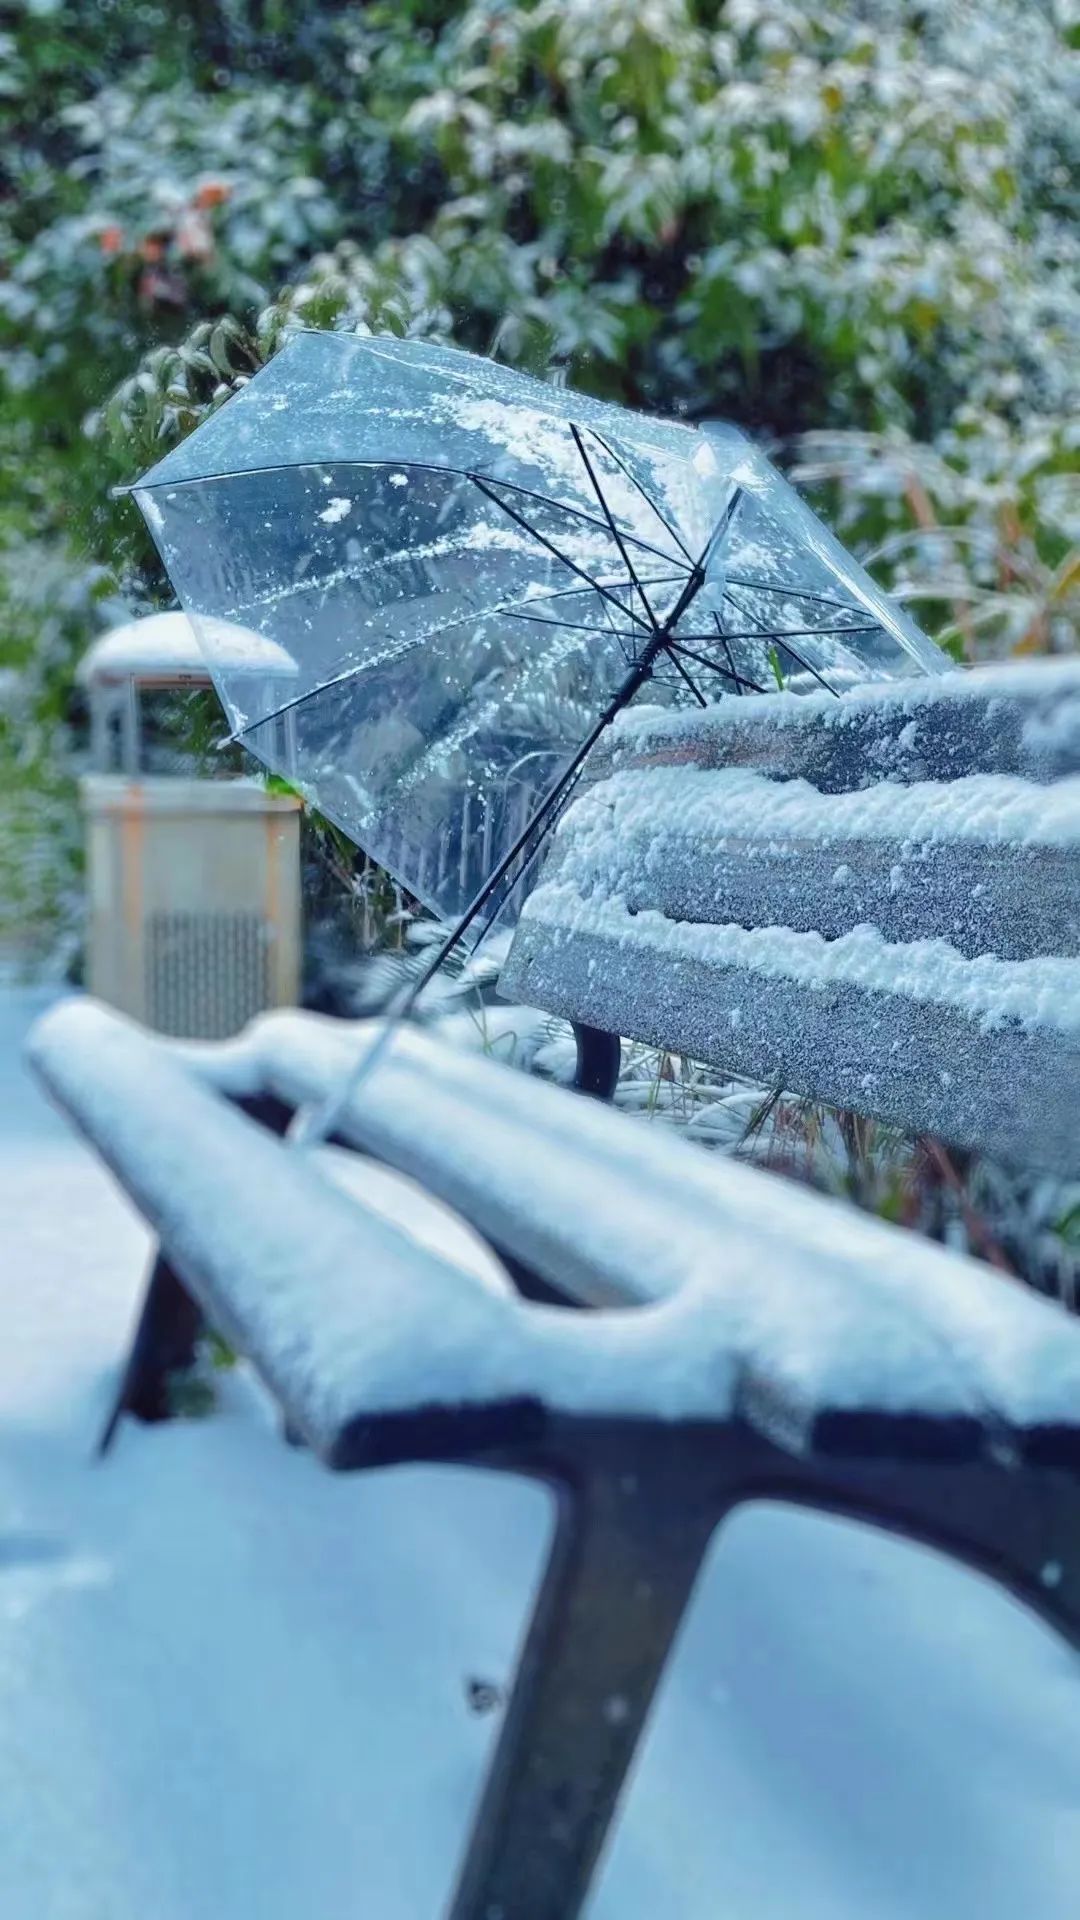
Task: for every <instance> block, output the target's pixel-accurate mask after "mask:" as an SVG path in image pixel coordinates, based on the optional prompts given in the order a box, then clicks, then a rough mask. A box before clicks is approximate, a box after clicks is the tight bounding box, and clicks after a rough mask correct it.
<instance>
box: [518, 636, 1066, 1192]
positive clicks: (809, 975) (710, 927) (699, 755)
mask: <svg viewBox="0 0 1080 1920" xmlns="http://www.w3.org/2000/svg"><path fill="white" fill-rule="evenodd" d="M500 991H501V992H502V993H503V995H504V996H505V997H506V998H509V999H516V1000H522V1001H525V1002H526V1003H528V1004H529V1005H532V1006H537V1007H542V1008H544V1009H546V1010H548V1011H550V1012H553V1013H557V1014H561V1015H563V1016H565V1017H566V1018H567V1019H569V1020H571V1021H572V1022H573V1023H574V1024H575V1026H576V1028H577V1030H578V1043H579V1084H580V1085H583V1086H585V1087H586V1088H587V1089H588V1090H589V1091H592V1092H599V1093H602V1094H610V1093H611V1091H612V1090H613V1087H614V1083H615V1077H616V1075H617V1072H618V1061H619V1046H618V1038H617V1036H619V1035H622V1036H624V1037H626V1038H631V1039H634V1040H640V1041H645V1042H648V1043H650V1044H652V1045H654V1046H657V1047H661V1048H665V1049H668V1050H670V1051H672V1052H676V1053H683V1054H689V1055H691V1056H693V1057H695V1058H697V1059H700V1060H702V1061H705V1062H708V1063H710V1064H712V1065H714V1066H717V1067H719V1068H721V1069H726V1070H728V1071H730V1072H731V1073H732V1074H736V1075H743V1076H746V1077H747V1078H749V1079H752V1080H756V1081H759V1082H762V1083H764V1084H766V1085H768V1086H770V1087H774V1088H777V1089H782V1090H785V1091H787V1092H791V1093H794V1094H797V1095H801V1096H803V1097H805V1098H807V1099H809V1100H813V1101H820V1102H823V1103H825V1104H828V1105H832V1106H837V1107H842V1108H847V1109H850V1110H853V1111H855V1112H856V1113H860V1114H866V1115H872V1116H875V1117H878V1118H881V1119H883V1120H886V1121H889V1122H892V1123H893V1124H895V1125H896V1126H897V1127H899V1128H900V1129H901V1130H903V1131H905V1132H909V1133H913V1134H929V1135H933V1136H936V1137H938V1138H940V1139H943V1140H945V1141H949V1142H952V1143H955V1144H956V1145H958V1146H960V1147H963V1148H970V1149H976V1150H978V1151H981V1152H984V1153H986V1154H988V1155H991V1156H993V1157H996V1158H998V1159H1001V1160H1003V1161H1006V1162H1015V1163H1019V1164H1022V1165H1025V1166H1032V1167H1038V1168H1043V1169H1046V1170H1049V1171H1051V1172H1055V1173H1064V1174H1075V1173H1076V1172H1077V1170H1078V1169H1080V662H1075V661H1074V662H1063V663H1060V664H1058V663H1049V664H1048V663H1038V664H1032V665H1030V666H1023V667H1010V668H995V669H985V670H982V671H980V672H972V673H968V674H960V673H957V674H954V675H946V676H943V677H941V678H939V679H936V680H933V681H931V680H919V681H911V682H905V683H898V684H896V685H895V686H887V687H881V688H876V689H872V690H864V691H857V692H854V693H851V694H848V695H845V697H844V698H843V699H842V700H837V699H834V698H832V697H831V696H829V695H813V696H811V697H807V698H800V697H798V696H795V695H790V694H776V695H773V696H765V697H761V698H757V699H746V700H738V699H730V700H725V701H723V702H721V703H720V704H719V705H718V706H716V707H712V708H710V709H708V711H706V712H701V713H698V712H690V713H686V714H682V715H678V716H672V715H670V714H667V715H665V714H664V713H662V712H659V711H657V710H653V711H652V712H647V713H643V714H634V713H631V714H629V715H628V716H626V718H625V720H624V722H623V724H622V726H621V728H620V730H619V732H618V735H617V737H616V741H615V745H614V748H613V751H612V753H611V756H610V763H609V766H608V768H607V769H606V771H605V774H604V777H603V778H601V779H599V780H598V781H597V782H596V783H595V784H593V785H592V786H591V787H590V788H589V790H588V791H587V792H586V793H585V794H584V795H583V796H582V797H581V798H580V799H579V800H577V801H576V802H575V803H574V804H573V805H572V806H571V808H570V809H569V810H568V812H567V814H566V817H565V819H564V820H563V821H562V823H561V825H560V827H559V829H558V833H557V836H556V839H555V843H554V846H553V848H552V851H551V853H550V854H549V856H548V859H547V863H546V865H545V868H544V871H543V874H542V877H541V881H540V884H539V885H538V887H537V888H536V890H535V892H534V893H533V894H532V896H531V897H530V899H529V900H528V901H527V903H526V906H525V909H524V912H523V914H522V918H521V921H520V923H519V926H518V929H517V933H516V935H515V939H514V942H513V945H512V947H511V951H510V955H509V959H508V961H507V964H506V966H505V968H504V970H503V973H502V976H501V979H500Z"/></svg>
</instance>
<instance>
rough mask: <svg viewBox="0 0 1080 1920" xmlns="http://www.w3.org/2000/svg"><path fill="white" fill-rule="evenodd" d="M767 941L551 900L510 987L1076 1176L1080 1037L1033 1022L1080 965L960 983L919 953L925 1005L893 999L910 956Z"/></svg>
mask: <svg viewBox="0 0 1080 1920" xmlns="http://www.w3.org/2000/svg"><path fill="white" fill-rule="evenodd" d="M552 896H555V897H554V899H552ZM575 904H576V906H577V909H578V914H579V917H578V919H577V920H576V921H575V920H574V911H575ZM549 907H550V910H551V917H550V918H549V917H547V913H546V909H548V908H549ZM771 931H772V930H765V931H763V932H761V933H755V932H749V933H744V932H743V930H742V929H740V928H733V929H728V928H718V929H712V928H697V927H691V926H680V925H679V924H677V923H675V922H670V921H664V922H661V921H660V917H659V916H658V915H655V914H654V915H650V914H648V913H639V914H637V915H636V916H635V915H631V914H629V913H626V912H625V911H624V910H622V909H621V908H620V906H619V905H618V904H617V903H614V902H611V901H607V902H605V903H604V904H603V909H602V911H601V909H600V908H599V907H598V906H597V905H595V904H594V903H589V902H585V903H582V902H580V901H577V900H576V896H571V897H570V898H569V899H568V898H566V896H565V895H558V894H557V893H556V889H555V888H554V887H553V888H552V889H551V890H550V893H548V892H547V891H545V892H540V893H538V894H537V895H535V896H534V898H533V900H532V901H531V902H530V903H529V910H528V911H527V912H526V914H525V915H524V916H523V918H522V920H521V923H520V925H519V928H518V932H517V935H516V938H515V943H514V950H513V953H512V955H511V959H510V962H509V963H508V966H507V968H506V969H505V970H504V973H503V976H502V982H501V988H502V991H504V992H506V993H507V994H509V995H512V996H514V997H516V998H520V999H521V1000H523V1001H525V1002H527V1003H529V1004H531V1005H535V1006H542V1007H545V1008H547V1009H548V1010H550V1011H551V1012H553V1013H558V1014H563V1015H564V1016H565V1017H566V1018H567V1019H572V1020H581V1021H585V1022H587V1023H589V1024H590V1025H592V1026H598V1027H606V1028H609V1029H610V1030H611V1031H614V1032H617V1033H618V1032H621V1033H629V1034H632V1035H633V1037H634V1038H635V1039H638V1040H642V1041H645V1042H647V1043H648V1044H650V1045H652V1046H657V1047H663V1048H666V1049H669V1050H670V1051H672V1052H675V1053H688V1054H690V1055H691V1056H693V1057H695V1058H697V1059H701V1060H711V1061H715V1062H717V1063H718V1064H719V1065H721V1066H722V1067H723V1068H724V1070H725V1071H727V1072H730V1073H732V1074H740V1075H745V1076H746V1077H747V1078H748V1079H751V1080H757V1081H761V1082H762V1083H764V1084H765V1085H767V1086H773V1087H778V1088H781V1089H783V1090H785V1091H787V1092H790V1093H794V1094H796V1095H799V1096H801V1097H803V1098H805V1099H808V1100H820V1101H825V1102H827V1103H828V1104H830V1105H834V1106H839V1107H847V1108H852V1109H854V1110H855V1111H856V1112H859V1113H869V1114H874V1115H876V1116H877V1117H879V1118H880V1119H882V1120H885V1121H887V1122H889V1123H891V1124H893V1125H895V1126H897V1127H899V1128H901V1129H902V1130H903V1131H905V1132H908V1133H929V1134H933V1135H936V1136H939V1137H941V1138H943V1139H946V1140H951V1141H953V1142H955V1143H956V1144H957V1145H960V1146H967V1147H973V1148H979V1149H980V1150H982V1151H985V1152H988V1153H991V1154H995V1155H997V1156H999V1157H1000V1158H1001V1159H1003V1160H1006V1161H1019V1162H1021V1163H1025V1164H1029V1165H1033V1166H1039V1167H1043V1168H1045V1169H1047V1170H1048V1171H1053V1172H1057V1173H1063V1174H1069V1173H1072V1172H1074V1171H1075V1169H1076V1166H1077V1158H1078V1151H1080V1143H1078V1139H1077V1121H1078V1095H1080V1030H1078V1028H1077V1026H1073V1027H1071V1028H1070V1027H1066V1026H1063V1025H1060V1024H1057V1023H1056V1022H1054V1021H1051V1020H1047V1021H1045V1022H1043V1021H1041V1020H1040V1017H1039V1016H1040V1012H1041V1010H1042V1008H1043V1006H1044V1003H1045V1001H1046V1000H1048V999H1051V1000H1052V999H1053V997H1054V996H1055V995H1058V996H1060V998H1059V1002H1058V1006H1057V1009H1056V1010H1057V1011H1058V1012H1061V1013H1064V1012H1066V1011H1067V1010H1068V1009H1067V1007H1066V1006H1063V1005H1062V1004H1061V1001H1062V1000H1065V999H1066V998H1067V996H1068V995H1069V994H1072V995H1074V996H1078V997H1080V967H1077V968H1075V970H1073V969H1071V968H1070V966H1069V963H1068V962H1065V961H1058V962H1055V961H1052V960H1050V961H1045V962H1042V963H1041V964H1042V966H1043V968H1044V969H1045V971H1044V974H1043V975H1042V976H1041V977H1039V976H1037V977H1035V978H1032V979H1027V978H1025V977H1024V976H1025V975H1026V974H1027V973H1028V972H1029V969H1026V968H1021V966H1020V963H1017V962H1013V963H1008V962H1006V963H1001V964H1000V965H999V964H998V963H995V962H994V961H992V960H984V961H983V962H972V963H969V964H968V966H967V967H965V966H963V965H962V964H954V965H952V967H951V968H950V965H949V960H948V956H947V955H945V954H942V955H940V956H935V953H934V949H933V948H932V947H930V946H927V947H924V948H923V950H922V956H921V957H922V959H923V960H924V963H925V973H924V979H923V980H919V979H918V978H916V980H915V982H914V985H915V987H916V991H912V990H910V989H909V990H908V991H903V990H901V988H900V986H899V984H898V985H897V988H896V990H894V991H891V992H890V991H888V990H887V987H886V986H885V985H884V975H885V969H886V966H887V962H888V960H889V958H890V955H891V956H893V957H894V958H895V963H896V974H897V982H898V983H899V982H900V981H901V980H902V979H903V977H904V968H905V967H907V968H908V969H909V972H910V970H911V952H910V950H909V949H905V948H895V949H890V948H888V947H887V946H883V945H881V944H880V943H877V944H875V942H874V939H873V936H872V935H871V936H870V937H869V938H868V939H867V938H864V937H863V936H861V935H860V934H859V933H853V934H851V935H849V936H847V938H846V943H845V944H843V945H842V944H840V943H835V942H834V943H832V945H831V946H830V944H829V943H827V942H825V941H822V940H819V939H818V938H817V936H816V935H814V934H801V935H794V934H792V935H787V936H786V937H781V938H780V939H779V940H777V939H776V938H774V937H771ZM710 935H711V936H713V938H712V940H711V941H710V939H709V936H710ZM710 946H711V949H712V950H711V951H710ZM861 952H865V954H866V956H867V958H868V960H870V961H874V960H876V961H877V962H878V969H877V970H878V971H880V972H881V975H882V981H883V984H882V985H881V986H877V987H875V986H873V985H868V984H862V983H860V981H859V979H858V968H857V965H856V964H855V963H856V962H857V961H858V958H859V956H860V953H861ZM849 959H850V960H851V962H852V964H851V967H850V973H849V977H845V971H844V964H843V963H844V962H845V961H847V960H849ZM1035 964H1039V963H1035ZM1010 966H1011V967H1012V968H1013V969H1015V971H1013V972H1012V973H1011V974H1010V971H1009V969H1010ZM998 980H1000V1001H1001V1005H1000V1010H999V1011H996V1010H995V995H994V992H993V985H994V983H995V982H996V981H998ZM946 982H948V983H949V984H948V986H947V985H946ZM919 985H925V987H926V988H927V989H932V988H933V987H934V986H935V985H936V986H940V989H941V991H940V997H938V996H935V995H934V994H933V993H932V992H928V995H927V997H925V998H922V997H920V996H919V994H918V991H917V988H918V986H919ZM950 989H951V991H950ZM1010 989H1012V998H1011V1000H1010ZM1010 1004H1011V1005H1012V1006H1013V1007H1015V1008H1016V1009H1017V1011H1016V1012H1010V1011H1009V1010H1008V1009H1009V1007H1010ZM1021 1010H1022V1012H1023V1014H1024V1015H1025V1016H1026V1017H1025V1018H1023V1019H1022V1018H1021V1017H1020V1011H1021ZM1054 1010H1055V1009H1054V1008H1053V1007H1051V1008H1049V1009H1048V1011H1051V1012H1052V1011H1054ZM1036 1118H1037V1124H1035V1120H1036Z"/></svg>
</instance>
